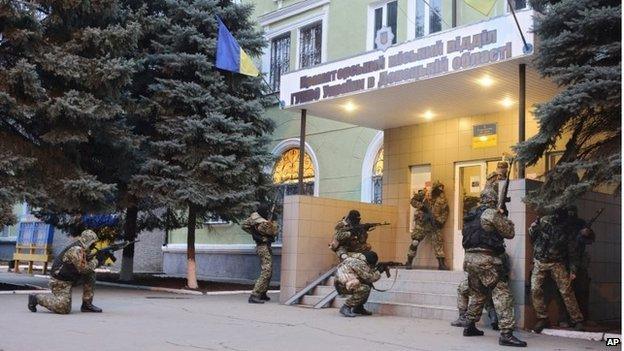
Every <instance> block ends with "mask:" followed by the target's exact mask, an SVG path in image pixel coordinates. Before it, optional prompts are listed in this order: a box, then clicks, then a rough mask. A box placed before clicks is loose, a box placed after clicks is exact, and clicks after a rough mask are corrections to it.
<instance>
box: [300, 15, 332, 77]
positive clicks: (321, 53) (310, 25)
mask: <svg viewBox="0 0 624 351" xmlns="http://www.w3.org/2000/svg"><path fill="white" fill-rule="evenodd" d="M319 25H320V27H321V37H320V40H321V45H320V46H321V47H320V50H321V52H320V53H319V54H320V55H319V62H318V63H316V64H313V65H310V66H306V67H303V62H302V57H301V54H302V52H301V50H302V48H303V45H302V43H301V35H302V32H303V31H304V30H306V29H311V28H313V27H316V26H319ZM324 27H325V26H324V21H323V19H319V20H317V21H314V22H312V23H309V24H306V25H303V26H300V27H298V28H297V45H296V48H297V59H296V62H297V69H302V68H310V67H314V66H318V65H320V64H322V63H323V62H324V61H325V60H324V58H323V54H324V53H325V51H326V50H325V49H324V45H325V28H324Z"/></svg>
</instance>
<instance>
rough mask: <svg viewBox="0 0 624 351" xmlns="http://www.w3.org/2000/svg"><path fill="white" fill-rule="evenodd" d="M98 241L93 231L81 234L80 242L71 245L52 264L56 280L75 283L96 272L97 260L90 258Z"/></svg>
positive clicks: (52, 271) (52, 272)
mask: <svg viewBox="0 0 624 351" xmlns="http://www.w3.org/2000/svg"><path fill="white" fill-rule="evenodd" d="M96 241H97V235H96V234H95V233H94V232H93V231H91V230H85V231H83V232H82V233H81V235H80V237H79V238H78V240H76V241H74V242H73V243H71V244H69V245H68V246H67V247H65V249H63V251H62V252H61V253H60V255H62V256H59V257H57V258H55V259H54V262H53V263H52V269H51V274H52V276H53V277H54V278H60V279H62V280H65V281H75V280H76V279H79V276H80V275H85V274H89V273H92V272H94V271H95V268H97V266H98V260H97V258H95V257H93V258H91V259H89V258H88V254H89V248H90V247H91V246H92V245H93V244H95V242H96Z"/></svg>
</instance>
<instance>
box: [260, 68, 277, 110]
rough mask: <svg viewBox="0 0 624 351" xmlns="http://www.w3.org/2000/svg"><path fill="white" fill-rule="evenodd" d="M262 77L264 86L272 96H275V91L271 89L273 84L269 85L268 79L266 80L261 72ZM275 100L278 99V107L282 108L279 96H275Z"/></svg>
mask: <svg viewBox="0 0 624 351" xmlns="http://www.w3.org/2000/svg"><path fill="white" fill-rule="evenodd" d="M260 77H262V81H263V82H264V85H266V87H267V88H268V89H269V91H270V92H271V93H269V94H270V95H274V94H275V91H273V87H271V84H269V82H267V80H266V78H264V74H262V72H260ZM267 95H268V94H267ZM275 99H277V106H279V107H282V101H281V100H280V99H279V96H277V95H275Z"/></svg>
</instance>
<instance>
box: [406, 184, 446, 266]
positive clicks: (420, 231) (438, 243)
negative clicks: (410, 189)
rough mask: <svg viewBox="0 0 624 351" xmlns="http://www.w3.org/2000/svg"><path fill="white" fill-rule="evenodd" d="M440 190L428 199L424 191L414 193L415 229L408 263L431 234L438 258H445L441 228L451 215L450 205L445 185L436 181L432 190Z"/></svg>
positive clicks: (412, 200)
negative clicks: (445, 192)
mask: <svg viewBox="0 0 624 351" xmlns="http://www.w3.org/2000/svg"><path fill="white" fill-rule="evenodd" d="M434 191H435V192H439V193H438V194H436V195H434V196H432V197H431V198H430V199H428V198H427V197H426V196H424V193H422V192H421V191H419V192H418V193H416V194H414V196H413V197H412V199H411V201H410V204H411V205H412V207H413V208H414V229H413V230H412V232H411V236H412V242H411V244H410V247H409V249H408V251H407V261H408V265H411V262H412V260H413V259H414V257H416V252H417V249H418V245H420V243H421V242H422V241H423V240H424V239H425V237H427V236H428V235H430V237H431V243H432V244H433V251H434V252H435V255H436V258H438V259H443V258H444V257H445V256H444V242H443V240H442V233H441V229H442V227H443V226H444V223H446V220H447V219H448V216H449V206H448V202H447V201H446V196H445V195H444V191H443V185H442V184H441V183H440V182H435V183H434V184H433V186H432V192H434Z"/></svg>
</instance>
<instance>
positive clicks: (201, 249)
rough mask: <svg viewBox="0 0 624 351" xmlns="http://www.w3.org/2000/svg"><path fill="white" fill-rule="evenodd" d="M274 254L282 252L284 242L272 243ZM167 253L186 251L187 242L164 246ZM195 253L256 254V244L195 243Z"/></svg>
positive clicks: (163, 248)
mask: <svg viewBox="0 0 624 351" xmlns="http://www.w3.org/2000/svg"><path fill="white" fill-rule="evenodd" d="M271 249H272V250H273V255H281V254H282V244H281V243H280V244H274V245H271ZM162 252H166V253H186V244H167V245H165V246H163V247H162ZM195 253H211V254H249V255H255V254H256V244H195Z"/></svg>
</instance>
